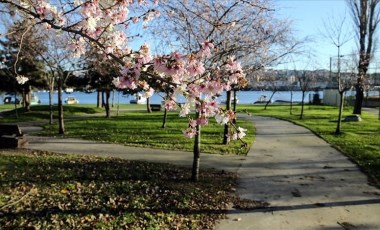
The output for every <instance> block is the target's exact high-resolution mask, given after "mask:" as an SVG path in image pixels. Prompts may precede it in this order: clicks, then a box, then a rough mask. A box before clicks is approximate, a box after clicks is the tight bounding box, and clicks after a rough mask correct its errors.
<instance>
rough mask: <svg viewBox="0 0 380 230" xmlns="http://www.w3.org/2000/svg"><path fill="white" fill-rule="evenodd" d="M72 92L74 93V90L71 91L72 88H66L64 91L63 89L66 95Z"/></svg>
mask: <svg viewBox="0 0 380 230" xmlns="http://www.w3.org/2000/svg"><path fill="white" fill-rule="evenodd" d="M72 92H74V89H73V88H66V89H65V93H67V94H70V93H72Z"/></svg>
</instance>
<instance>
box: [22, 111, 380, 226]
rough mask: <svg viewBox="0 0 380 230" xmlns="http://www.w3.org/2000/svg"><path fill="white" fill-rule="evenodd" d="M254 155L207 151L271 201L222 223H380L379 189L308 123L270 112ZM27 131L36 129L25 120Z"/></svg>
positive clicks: (73, 146)
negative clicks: (317, 135)
mask: <svg viewBox="0 0 380 230" xmlns="http://www.w3.org/2000/svg"><path fill="white" fill-rule="evenodd" d="M246 118H247V119H250V120H252V121H253V122H254V123H255V125H256V130H257V136H256V142H255V143H254V145H253V147H252V148H251V149H250V151H249V153H248V155H247V156H219V155H209V154H203V155H202V156H201V167H210V168H216V169H223V170H229V171H234V172H238V174H239V186H238V188H237V194H238V195H239V196H240V197H242V198H248V199H253V200H261V201H267V202H269V203H270V206H269V208H266V209H258V210H248V211H244V210H235V209H233V208H232V207H231V208H230V210H229V214H228V219H226V220H222V221H221V222H219V223H218V224H217V227H216V229H218V230H230V229H239V230H243V229H254V230H269V229H270V230H277V229H283V230H298V229H299V230H309V229H313V230H314V229H315V230H318V229H320V230H339V229H365V230H376V229H380V190H379V189H378V188H375V187H373V186H370V185H368V183H367V177H366V176H365V175H364V174H363V173H361V172H360V170H359V169H358V168H357V167H356V165H354V164H353V163H352V162H350V161H349V160H348V159H347V158H346V157H345V156H343V155H342V154H341V153H340V152H338V151H337V150H335V149H334V148H332V147H331V146H330V145H329V144H327V143H326V142H325V141H323V140H321V139H320V138H318V137H316V136H315V135H314V134H312V133H311V132H310V131H309V130H307V129H305V128H303V127H300V126H297V125H294V124H292V123H290V122H286V121H281V120H277V119H273V118H266V117H246ZM20 126H21V128H22V130H23V131H24V132H25V133H28V132H30V131H33V130H35V129H36V128H35V127H27V126H23V124H20ZM28 148H30V149H39V150H46V151H53V152H60V153H77V154H88V155H98V156H112V157H120V158H124V159H128V160H144V161H154V162H166V163H173V164H179V165H184V166H188V167H190V166H191V164H192V153H190V152H180V151H167V150H158V149H144V148H134V147H126V146H122V145H116V144H105V143H96V142H92V141H86V140H78V139H62V138H51V137H35V136H29V146H28Z"/></svg>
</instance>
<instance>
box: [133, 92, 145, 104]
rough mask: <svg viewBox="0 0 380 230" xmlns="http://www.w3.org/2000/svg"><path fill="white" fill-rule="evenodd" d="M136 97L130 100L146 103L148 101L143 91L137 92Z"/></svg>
mask: <svg viewBox="0 0 380 230" xmlns="http://www.w3.org/2000/svg"><path fill="white" fill-rule="evenodd" d="M134 96H135V99H132V100H130V101H129V103H130V104H145V103H146V97H144V96H143V95H142V94H141V93H136V94H135V95H134Z"/></svg>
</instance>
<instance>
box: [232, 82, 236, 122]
mask: <svg viewBox="0 0 380 230" xmlns="http://www.w3.org/2000/svg"><path fill="white" fill-rule="evenodd" d="M236 93H237V92H236V89H234V104H233V111H234V113H236V104H237V96H236ZM232 123H233V124H236V117H235V118H234V119H233V120H232Z"/></svg>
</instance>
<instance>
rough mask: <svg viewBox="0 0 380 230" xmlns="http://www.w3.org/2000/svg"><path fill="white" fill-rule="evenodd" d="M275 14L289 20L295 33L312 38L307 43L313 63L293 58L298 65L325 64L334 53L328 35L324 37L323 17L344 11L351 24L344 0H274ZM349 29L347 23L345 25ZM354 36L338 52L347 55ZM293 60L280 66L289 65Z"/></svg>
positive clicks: (336, 15)
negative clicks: (276, 12) (276, 7)
mask: <svg viewBox="0 0 380 230" xmlns="http://www.w3.org/2000/svg"><path fill="white" fill-rule="evenodd" d="M275 3H276V5H277V6H278V11H279V15H280V16H281V17H287V18H289V19H291V20H292V21H293V26H294V29H295V34H296V35H297V36H300V37H306V36H310V38H311V39H312V40H313V42H311V43H310V44H309V47H310V52H312V53H313V54H314V55H315V57H314V58H313V59H314V60H315V61H314V62H313V63H315V65H317V66H316V67H312V66H310V64H308V63H307V62H305V61H299V62H297V65H298V66H299V68H302V67H304V66H305V67H306V68H324V69H328V68H329V61H330V57H334V56H337V48H336V46H334V45H333V44H332V43H331V42H329V41H328V39H326V38H324V37H323V35H322V33H323V32H324V30H325V29H324V21H326V20H329V18H335V19H338V18H340V17H344V15H346V20H347V24H348V25H349V26H351V25H352V18H351V15H350V10H349V8H348V7H347V4H346V1H345V0H307V1H306V0H275ZM347 29H348V30H352V28H351V27H348V28H347ZM355 39H356V38H355V37H353V38H352V39H351V40H350V41H349V42H347V43H346V44H345V45H344V46H342V48H341V54H342V55H348V54H350V53H352V52H353V51H356V50H357V47H356V40H355ZM292 65H293V64H290V65H288V66H284V67H285V68H286V67H288V68H291V67H292Z"/></svg>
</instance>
